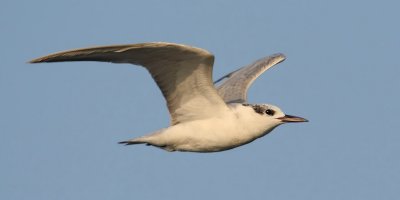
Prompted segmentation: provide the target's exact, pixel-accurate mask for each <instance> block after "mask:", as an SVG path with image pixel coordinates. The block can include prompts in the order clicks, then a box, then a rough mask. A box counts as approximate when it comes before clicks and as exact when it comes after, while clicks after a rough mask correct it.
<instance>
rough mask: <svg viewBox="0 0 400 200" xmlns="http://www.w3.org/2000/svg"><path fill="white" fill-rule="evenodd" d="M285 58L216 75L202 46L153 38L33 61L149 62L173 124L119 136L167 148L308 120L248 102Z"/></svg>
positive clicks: (240, 137) (226, 142) (219, 146)
mask: <svg viewBox="0 0 400 200" xmlns="http://www.w3.org/2000/svg"><path fill="white" fill-rule="evenodd" d="M284 59H285V56H284V55H283V54H274V55H272V56H269V57H265V58H262V59H260V60H258V61H256V62H255V63H253V64H251V65H248V66H246V67H243V68H240V69H239V70H236V71H234V72H232V73H229V74H227V75H225V76H224V77H222V78H221V79H220V80H218V81H217V82H219V81H223V79H226V80H225V81H224V82H222V83H221V84H220V85H219V86H216V87H215V86H214V83H213V81H212V68H213V63H214V56H213V55H212V54H211V53H210V52H208V51H206V50H204V49H200V48H196V47H191V46H187V45H182V44H174V43H166V42H152V43H141V44H129V45H114V46H101V47H93V48H83V49H76V50H70V51H63V52H59V53H54V54H50V55H47V56H44V57H41V58H37V59H34V60H32V61H30V63H40V62H63V61H103V62H112V63H131V64H134V65H140V66H143V67H145V68H146V69H147V70H148V71H149V72H150V74H151V76H152V77H153V79H154V80H155V81H156V83H157V85H158V87H159V88H160V90H161V92H162V94H163V96H164V98H165V99H166V101H167V107H168V110H169V113H170V115H171V125H170V126H169V127H167V128H164V129H161V130H158V131H155V132H153V133H151V134H148V135H145V136H142V137H138V138H134V139H131V140H127V141H123V142H120V143H121V144H127V145H130V144H147V145H151V146H155V147H159V148H162V149H164V150H167V151H189V152H218V151H224V150H228V149H232V148H235V147H238V146H241V145H244V144H247V143H249V142H252V141H253V140H255V139H257V138H260V137H262V136H264V135H266V134H267V133H269V132H270V131H272V130H273V129H274V128H275V127H277V126H279V125H281V124H283V123H286V122H307V120H306V119H304V118H301V117H296V116H291V115H285V114H284V113H283V112H282V111H281V109H279V108H278V107H276V106H273V105H269V104H249V103H247V97H246V96H247V89H248V88H249V86H250V85H251V83H252V82H253V81H254V80H255V79H256V78H257V77H258V76H259V75H261V74H262V73H263V72H264V71H266V70H267V69H269V68H271V67H272V66H274V65H275V64H278V63H280V62H282V61H283V60H284Z"/></svg>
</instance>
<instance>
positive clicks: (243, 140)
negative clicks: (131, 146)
mask: <svg viewBox="0 0 400 200" xmlns="http://www.w3.org/2000/svg"><path fill="white" fill-rule="evenodd" d="M252 131H253V132H250V130H249V129H248V127H245V126H244V125H243V124H242V123H237V122H236V121H235V120H226V119H225V120H220V119H207V120H198V121H194V122H190V123H185V124H181V125H176V126H172V127H170V128H168V129H167V130H166V131H165V132H164V133H161V134H160V135H162V136H163V138H164V139H163V140H164V141H165V142H164V145H163V147H164V149H166V150H172V151H190V152H218V151H224V150H228V149H232V148H235V147H238V146H241V145H244V144H247V143H249V142H251V141H253V140H255V139H257V138H258V137H259V136H260V135H261V134H262V133H261V132H263V131H261V130H260V131H258V132H260V133H258V132H257V133H256V132H254V130H252Z"/></svg>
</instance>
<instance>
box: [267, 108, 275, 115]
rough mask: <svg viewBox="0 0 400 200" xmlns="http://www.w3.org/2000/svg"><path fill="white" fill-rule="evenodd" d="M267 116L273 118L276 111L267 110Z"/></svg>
mask: <svg viewBox="0 0 400 200" xmlns="http://www.w3.org/2000/svg"><path fill="white" fill-rule="evenodd" d="M265 114H267V115H270V116H273V115H274V114H275V111H274V110H272V109H267V110H265Z"/></svg>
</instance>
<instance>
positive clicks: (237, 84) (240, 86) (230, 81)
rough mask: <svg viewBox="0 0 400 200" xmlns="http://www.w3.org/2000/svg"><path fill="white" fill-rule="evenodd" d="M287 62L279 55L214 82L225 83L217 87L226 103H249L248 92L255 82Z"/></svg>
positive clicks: (257, 62)
mask: <svg viewBox="0 0 400 200" xmlns="http://www.w3.org/2000/svg"><path fill="white" fill-rule="evenodd" d="M283 60H285V55H283V54H281V53H278V54H274V55H271V56H268V57H264V58H261V59H260V60H257V61H256V62H254V63H252V64H250V65H247V66H245V67H242V68H240V69H238V70H236V71H233V72H231V73H229V74H227V75H225V76H223V77H222V78H220V79H218V80H217V81H215V82H214V84H216V83H218V82H220V81H223V79H226V80H225V81H224V82H222V83H221V84H220V85H218V86H216V88H217V91H218V94H219V95H220V96H221V97H222V98H223V99H224V101H225V102H226V103H245V102H247V90H248V89H249V87H250V85H251V84H252V83H253V81H254V80H256V79H257V77H258V76H260V75H261V74H262V73H264V72H265V71H266V70H268V69H269V68H271V67H272V66H274V65H276V64H278V63H280V62H282V61H283Z"/></svg>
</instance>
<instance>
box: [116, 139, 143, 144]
mask: <svg viewBox="0 0 400 200" xmlns="http://www.w3.org/2000/svg"><path fill="white" fill-rule="evenodd" d="M145 143H147V142H142V141H135V140H127V141H122V142H118V144H125V145H133V144H145Z"/></svg>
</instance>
